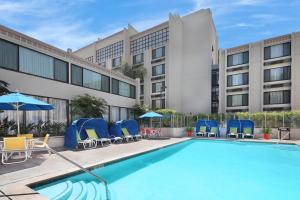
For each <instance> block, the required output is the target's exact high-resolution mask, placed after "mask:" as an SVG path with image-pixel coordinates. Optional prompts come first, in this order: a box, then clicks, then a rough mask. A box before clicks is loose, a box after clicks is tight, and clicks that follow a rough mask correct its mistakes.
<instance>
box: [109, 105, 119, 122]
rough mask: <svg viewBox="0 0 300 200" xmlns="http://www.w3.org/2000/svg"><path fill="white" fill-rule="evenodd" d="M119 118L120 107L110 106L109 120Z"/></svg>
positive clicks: (113, 120) (114, 120)
mask: <svg viewBox="0 0 300 200" xmlns="http://www.w3.org/2000/svg"><path fill="white" fill-rule="evenodd" d="M119 120H120V109H119V107H115V106H110V121H112V122H116V121H119Z"/></svg>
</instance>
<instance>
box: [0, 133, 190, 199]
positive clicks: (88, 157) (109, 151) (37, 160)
mask: <svg viewBox="0 0 300 200" xmlns="http://www.w3.org/2000/svg"><path fill="white" fill-rule="evenodd" d="M188 139H189V138H172V139H169V140H141V141H138V142H132V143H127V144H113V145H110V146H107V147H103V148H97V149H91V150H83V151H70V150H67V151H62V152H61V153H62V154H63V155H64V156H67V157H68V158H70V159H72V160H74V161H76V162H77V163H79V164H80V165H82V166H84V167H92V166H98V165H101V164H104V163H108V162H112V161H115V160H118V159H121V158H126V157H129V156H133V155H136V154H139V153H144V152H147V151H151V150H154V149H158V148H162V147H165V146H168V145H171V144H175V143H178V142H182V141H185V140H188ZM75 171H78V168H77V167H75V166H74V165H72V164H70V163H68V162H66V161H65V160H63V159H61V158H60V157H58V156H57V155H54V154H52V155H48V154H37V155H33V158H32V159H30V160H28V161H26V162H25V163H21V164H13V165H6V166H3V165H1V164H0V190H2V191H3V192H5V193H6V194H16V193H31V192H34V191H33V190H31V189H30V188H29V187H27V186H26V185H28V184H31V183H35V182H39V181H42V180H46V179H50V178H53V177H57V176H61V175H64V174H67V173H71V172H75ZM0 193H1V192H0ZM0 196H1V194H0ZM11 198H12V199H16V200H19V199H26V200H27V199H28V200H36V199H45V198H44V197H42V196H41V195H36V194H34V195H27V196H26V198H25V196H16V197H11ZM0 200H7V198H6V197H2V198H1V197H0Z"/></svg>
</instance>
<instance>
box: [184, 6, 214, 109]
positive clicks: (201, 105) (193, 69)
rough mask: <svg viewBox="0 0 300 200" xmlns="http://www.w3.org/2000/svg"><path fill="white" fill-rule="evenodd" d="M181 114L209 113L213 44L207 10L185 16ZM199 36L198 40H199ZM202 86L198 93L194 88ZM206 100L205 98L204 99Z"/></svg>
mask: <svg viewBox="0 0 300 200" xmlns="http://www.w3.org/2000/svg"><path fill="white" fill-rule="evenodd" d="M182 20H183V62H184V63H183V65H182V66H181V67H182V79H181V81H182V82H181V84H182V86H181V87H182V88H183V89H182V93H181V98H182V110H180V111H181V112H183V113H193V114H195V113H199V112H204V113H210V112H211V95H210V94H211V76H210V74H211V69H212V64H214V63H213V53H212V47H213V44H214V43H215V41H216V38H214V37H213V36H215V32H214V26H213V24H211V21H212V16H211V12H210V10H200V11H198V12H195V13H192V14H190V15H187V16H184V17H183V18H182ZM199 36H201V37H199ZM199 86H201V88H199V90H195V88H197V87H199ZM204 96H205V97H204Z"/></svg>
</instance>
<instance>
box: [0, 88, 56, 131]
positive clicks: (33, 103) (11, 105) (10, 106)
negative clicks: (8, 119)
mask: <svg viewBox="0 0 300 200" xmlns="http://www.w3.org/2000/svg"><path fill="white" fill-rule="evenodd" d="M52 109H54V107H53V105H51V104H48V103H46V102H43V101H40V100H37V99H34V98H32V97H27V96H25V95H23V94H20V93H18V92H16V93H10V94H7V95H3V96H0V110H16V111H17V124H18V134H20V119H19V115H18V112H19V110H21V111H26V110H28V111H29V110H31V111H32V110H52Z"/></svg>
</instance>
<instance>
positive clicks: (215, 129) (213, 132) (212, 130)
mask: <svg viewBox="0 0 300 200" xmlns="http://www.w3.org/2000/svg"><path fill="white" fill-rule="evenodd" d="M217 134H218V127H211V128H210V132H208V135H207V136H208V137H210V136H213V137H217Z"/></svg>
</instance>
